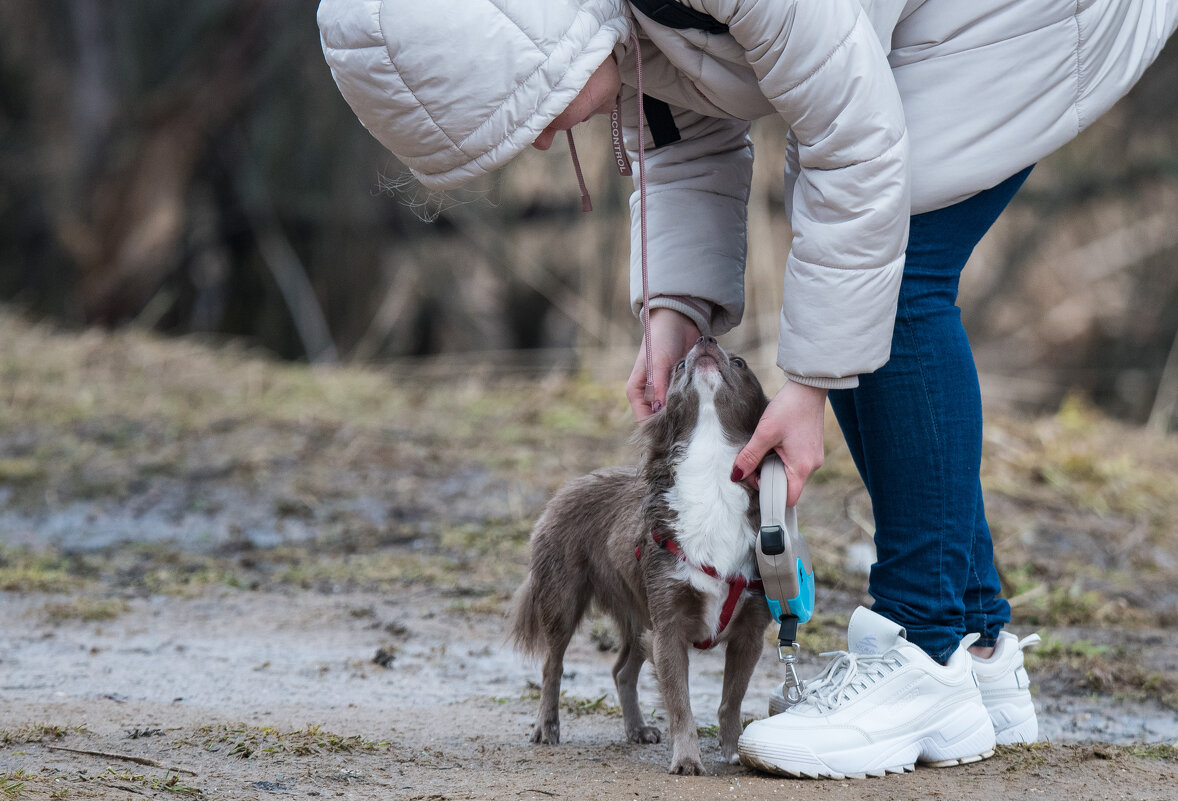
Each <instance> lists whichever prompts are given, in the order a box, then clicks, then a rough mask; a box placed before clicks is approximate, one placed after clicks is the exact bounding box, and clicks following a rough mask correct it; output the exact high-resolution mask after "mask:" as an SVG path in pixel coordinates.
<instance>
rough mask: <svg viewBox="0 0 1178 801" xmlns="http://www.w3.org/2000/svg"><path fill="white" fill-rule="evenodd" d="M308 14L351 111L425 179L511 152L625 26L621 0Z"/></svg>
mask: <svg viewBox="0 0 1178 801" xmlns="http://www.w3.org/2000/svg"><path fill="white" fill-rule="evenodd" d="M318 22H319V30H320V35H321V41H322V44H323V54H324V56H325V57H326V59H327V63H328V65H329V66H330V67H331V73H332V76H333V77H334V78H335V82H336V85H337V86H338V87H339V89H340V92H341V93H342V94H343V96H344V98H345V99H346V100H347V101H348V105H350V106H351V107H352V111H353V112H355V114H356V116H357V117H358V118H359V119H360V122H362V123H363V124H364V127H365V128H367V129H368V131H369V132H370V133H371V134H372V135H373V136H375V137H376V139H377V140H378V141H379V142H380V143H381V144H382V145H384V146H385V147H386V148H388V149H389V150H390V151H391V152H392V153H393V155H394V156H396V157H397V158H398V159H399V160H400V161H401V162H402V163H403V164H404V165H405V166H407V167H408V168H409V169H410V171H411V172H412V173H413V174H414V176H415V177H416V178H417V179H418V180H419V181H420V182H421V183H422V184H423V185H424V186H426V187H428V188H430V189H451V188H454V187H456V186H459V185H460V184H462V183H465V182H466V181H469V180H470V179H472V178H475V177H478V176H480V175H483V174H485V173H488V172H491V171H492V170H495V169H497V168H498V167H501V166H502V165H503V164H505V163H506V162H508V161H510V160H511V159H512V158H513V157H514V156H515V155H517V154H518V153H519V152H520V151H521V150H523V149H524V148H526V147H527V146H528V145H530V144H531V143H532V142H533V141H534V140H535V139H536V137H537V136H538V135H539V134H540V133H541V132H542V131H543V130H544V129H545V128H546V127H547V126H548V124H549V123H551V122H552V120H553V119H555V118H556V116H557V115H558V114H560V113H561V112H562V111H564V110H565V108H566V107H567V106H568V104H569V103H570V102H571V101H572V99H573V98H574V97H576V95H577V93H578V92H580V91H581V88H582V87H583V86H584V85H585V82H586V81H588V80H589V76H590V75H592V74H593V72H594V70H596V69H597V68H598V67H599V66H600V65H601V63H602V62H603V61H605V59H606V58H607V57H608V56H609V55H610V54H611V53H612V52H613V49H614V46H615V45H616V44H618V43H619V42H622V41H625V39H626V38H627V37H628V36H629V32H630V20H629V17H628V15H627V12H626V10H625V3H624V2H623V0H322V2H321V3H320V5H319V13H318Z"/></svg>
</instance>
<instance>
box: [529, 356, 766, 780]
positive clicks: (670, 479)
mask: <svg viewBox="0 0 1178 801" xmlns="http://www.w3.org/2000/svg"><path fill="white" fill-rule="evenodd" d="M708 357H710V358H708ZM700 362H703V363H704V364H715V366H716V367H717V368H718V369H719V372H720V375H721V377H722V379H723V380H722V382H721V383H720V386H719V388H718V389H717V390H716V394H715V403H714V404H712V405H711V406H710V407H709V408H714V409H715V413H716V415H717V417H718V418H719V420H720V423H721V425H722V426H723V430H724V433H725V435H726V437H727V438H728V439H729V441H730V442H732V443H733V444H737V445H743V444H744V443H745V442H747V441H748V439H749V438H750V437H751V436H752V433H753V430H754V429H755V427H756V425H757V421H758V420H759V419H760V417H761V414H762V412H763V411H764V409H765V406H766V404H767V402H768V401H767V399H766V397H765V393H764V391H763V390H762V388H761V385H760V383H759V382H758V381H757V378H756V376H755V375H753V372H752V371H751V370H750V369H748V368H747V366H744V365H743V363H742V362H741V361H740V360H739V359H737V360H735V361H734V360H733V359H732V358H730V357H729V356H728V355H727V354H726V353H725V352H724V351H723V350H722V349H721V348H720V347H719V346H718V345H717V344H716V342H715V340H714V339H711V338H710V337H707V338H701V339H700V342H699V343H697V345H696V346H695V348H693V349H692V352H691V353H690V354H689V355H688V358H687V359H685V360H684V362H682V363H680V365H679V366H678V367H677V368H676V370H675V372H674V373H673V375H672V379H671V386H670V387H669V389H668V393H667V401H666V405H665V407H664V408H663V410H662V411H660V412H659V413H657V414H655V415H652V416H651V417H649V418H647V420H645V421H644V422H643V423H642V424H641V425H640V426H639V428H638V430H637V432H636V434H635V438H636V442H637V444H638V445H639V449H640V452H641V460H640V463H639V464H638V465H637V467H614V468H606V469H603V470H598V471H595V472H593V473H591V474H589V475H587V476H583V477H581V478H579V479H576V480H574V481H572V482H570V483H569V484H567V485H566V486H565V487H564V488H562V489H561V490H560V491H559V492H558V493H557V494H556V495H555V496H554V497H553V498H552V500H551V501H549V503H548V505H547V507H546V508H545V510H544V512H543V514H542V515H541V517H540V519H539V520H538V521H537V522H536V525H535V528H534V529H533V531H532V539H531V543H532V557H531V571H530V573H529V575H528V578H527V580H526V581H525V582H524V584H523V585H522V586H521V587H520V588H519V590H518V592H517V593H516V597H515V608H514V625H513V631H512V636H513V637H514V639H515V642H516V645H517V647H518V648H519V649H520V650H521V651H524V652H525V653H528V654H531V655H533V656H537V657H542V658H543V669H542V670H543V672H542V677H543V678H542V687H541V691H540V711H539V715H538V717H537V720H536V726H535V729H534V730H533V733H532V740H533V742H537V743H551V744H555V743H557V742H559V740H560V719H559V714H560V713H559V701H560V680H561V674H562V672H563V661H564V653H565V649H566V648H567V647H568V645H569V641H570V640H571V639H572V636H573V633H574V632H575V631H576V629H577V626H578V624H579V623H580V621H581V618H582V617H583V616H584V614H585V612H586V610H587V608H588V606H589V603H590V601H593V602H595V603H596V604H597V606H598V607H599V608H600V609H601V610H602V611H604V612H605V613H606V614H608V615H609V616H610V617H612V618H613V620H614V622H615V624H616V625H617V629H618V639H619V642H620V652H619V654H618V658H617V662H616V663H615V664H614V667H613V677H614V683H615V685H616V687H617V691H618V699H619V702H620V705H621V708H622V716H623V719H624V721H625V727H626V736H627V737H628V738H629V740H631V741H632V742H637V743H655V742H659V740H660V737H661V733H660V732H659V730H658V729H657V728H655V727H654V726H649V725H647V724H646V722H645V720H644V719H643V716H642V712H641V711H640V709H639V706H638V688H637V682H638V673H639V670H640V669H641V668H642V665H643V663H644V662H645V661H646V659H647V645H648V643H649V644H650V645H651V646H653V649H652V650H653V659H652V663H653V665H654V669H655V676H656V678H657V681H658V686H659V690H660V692H661V694H662V699H663V705H664V707H665V709H666V712H667V723H668V729H669V732H670V736H671V743H672V757H671V766H670V771H671V773H679V774H699V773H702V772H703V764H702V762H701V761H700V751H699V739H698V735H697V732H696V725H695V718H694V717H693V715H692V713H691V703H690V697H689V694H688V657H689V654H690V652H691V650H692V644H693V643H694V642H698V641H701V640H704V639H706V638H708V637H709V636H711V632H710V631H709V630H708V627H707V623H706V609H705V607H704V604H705V602H706V600H707V596H706V595H705V594H704V593H701V592H700V591H698V590H696V589H694V588H693V587H692V586H691V584H690V583H688V582H685V581H683V580H682V579H680V578H677V577H676V572H677V567H678V560H677V558H676V557H675V556H674V555H673V554H672V553H670V552H669V551H667V550H666V549H665V548H662V547H659V546H658V545H656V544H655V543H654V541H653V540H652V537H651V532H652V531H653V530H655V529H656V528H657V529H659V530H663V531H676V530H677V529H678V525H680V524H679V523H678V521H677V520H676V515H675V513H674V511H673V510H672V509H671V508H670V507H669V506H668V504H667V501H666V493H667V491H668V490H669V489H670V488H671V486H672V485H673V483H674V481H675V476H676V468H677V466H678V464H679V462H680V461H682V459H683V456H684V453H685V451H686V446H687V444H688V438H689V437H690V436H691V435H692V433H693V432H694V431H695V430H696V424H697V422H698V418H699V414H700V403H699V396H698V392H697V390H696V388H695V384H694V382H693V375H694V372H695V370H696V369H697V368H698V365H699V363H700ZM715 470H716V476H717V480H718V481H728V480H729V479H728V472H729V471H730V470H731V464H730V463H728V464H716V465H715ZM749 495H750V498H749V508H748V519H749V523H750V525H752V526H753V528H754V530H755V529H756V527H757V526H758V524H759V515H760V509H759V506H758V504H757V495H756V493H754V492H752V491H751V490H749ZM636 548H637V549H639V552H640V553H641V559H637V558H635V549H636ZM749 559H751V560H754V561H755V555H754V554H752V552H751V551H750V553H749ZM750 592H751V593H752V594H753V596H754V597H750V598H746V599H745V600H744V602H743V603H742V604H740V605H739V606H738V608H737V611H736V614H734V616H733V618H732V620H731V622H730V623H729V625H728V628H727V629H726V630H725V631H724V633H723V635H722V636H721V637H720V638H719V641H720V642H725V658H724V681H723V687H722V690H721V702H720V709H719V724H720V725H719V729H720V749H721V752H722V754H723V756H724V758H725V759H727V760H729V761H735V759H736V753H737V752H736V745H737V740H738V738H739V737H740V733H741V723H740V706H741V702H742V700H743V698H744V694H745V691H746V690H747V689H748V683H749V679H750V678H751V676H752V673H753V668H754V666H755V665H756V662H757V660H758V658H759V657H760V654H761V648H762V642H763V634H764V631H765V627H766V626H767V625H768V623H769V620H770V615H769V611H768V606H767V604H766V603H765V600H764V594H763V593H757V592H755V591H751V590H750ZM648 632H649V635H648V634H647V633H648Z"/></svg>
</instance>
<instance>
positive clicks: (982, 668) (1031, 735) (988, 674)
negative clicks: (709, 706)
mask: <svg viewBox="0 0 1178 801" xmlns="http://www.w3.org/2000/svg"><path fill="white" fill-rule="evenodd" d="M1038 644H1039V635H1038V634H1032V635H1030V636H1028V637H1023V638H1022V639H1021V640H1020V639H1019V638H1018V637H1016V636H1014V635H1013V634H1011V633H1010V632H1009V631H1003V632H1001V633H1000V634H999V635H998V642H997V643H996V644H995V646H994V655H993V656H991V657H990V658H989V659H980V658H978V657H977V656H972V655H971V657H972V659H973V674H974V676H975V677H977V680H978V689H980V690H981V691H982V703H984V704H985V705H986V711H987V712H989V713H990V720H991V721H992V722H993V724H994V736H995V737H997V739H998V744H999V745H1011V744H1012V743H1033V742H1035V740H1036V739H1038V737H1039V721H1038V719H1037V718H1036V717H1035V703H1034V702H1033V701H1032V700H1031V680H1030V679H1029V678H1028V677H1027V669H1026V668H1025V667H1023V651H1025V650H1026V649H1027V648H1030V647H1032V646H1035V645H1038ZM784 700H785V699H784V698H783V699H782V701H784Z"/></svg>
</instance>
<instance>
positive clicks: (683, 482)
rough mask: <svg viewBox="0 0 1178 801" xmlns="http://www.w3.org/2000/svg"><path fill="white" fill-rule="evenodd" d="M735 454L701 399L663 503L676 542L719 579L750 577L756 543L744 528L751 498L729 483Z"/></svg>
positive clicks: (735, 449)
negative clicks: (671, 520)
mask: <svg viewBox="0 0 1178 801" xmlns="http://www.w3.org/2000/svg"><path fill="white" fill-rule="evenodd" d="M739 452H740V446H738V445H734V444H732V443H731V442H729V441H728V438H727V437H726V436H725V435H724V429H723V427H722V426H721V425H720V421H719V419H717V416H716V410H715V408H714V405H713V404H712V403H711V401H710V399H705V398H703V397H701V398H700V411H699V417H698V422H697V423H696V427H695V430H694V431H693V432H692V434H691V438H690V440H689V441H688V444H687V448H686V451H685V453H684V456H683V459H682V461H680V462H679V464H678V465H677V467H676V470H675V483H674V485H673V486H672V487H671V489H670V490H668V491H667V494H666V496H665V498H666V502H667V506H668V507H669V508H670V509H671V510H672V511H673V512H674V513H675V515H676V517H675V520H674V523H673V525H674V528H675V538H676V540H678V542H679V547H680V548H682V549H683V552H684V554H685V555H686V556H687V558H688V559H689V560H690V561H692V562H695V563H696V564H705V565H711V566H712V567H714V568H715V569H716V571H717V572H719V573H720V575H722V576H735V575H744V576H745V577H746V578H748V577H750V576H751V570H752V564H751V559H750V554H751V549H752V548H753V545H754V543H755V542H756V532H754V531H753V529H752V527H751V526H750V525H749V523H748V506H749V496H748V493H747V491H746V490H745V489H744V487H742V486H740V485H739V484H735V483H733V482H732V481H730V480H729V478H728V474H729V473H730V472H731V470H732V463H733V461H735V459H736V454H738V453H739ZM705 578H706V577H705ZM692 583H693V584H694V583H697V582H696V581H694V580H693V581H692ZM700 583H702V582H700ZM700 588H701V589H703V587H702V586H701V587H700Z"/></svg>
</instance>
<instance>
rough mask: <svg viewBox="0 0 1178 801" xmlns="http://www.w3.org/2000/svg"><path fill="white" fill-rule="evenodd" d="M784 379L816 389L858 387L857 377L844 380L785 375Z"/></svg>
mask: <svg viewBox="0 0 1178 801" xmlns="http://www.w3.org/2000/svg"><path fill="white" fill-rule="evenodd" d="M785 377H786V378H788V379H789V380H790V381H793V382H794V383H795V384H805V385H806V386H808V387H818V388H819V389H854V388H855V387H857V386H859V376H857V375H852V376H847V377H846V378H824V377H822V376H804V375H795V374H793V373H786V374H785Z"/></svg>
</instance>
